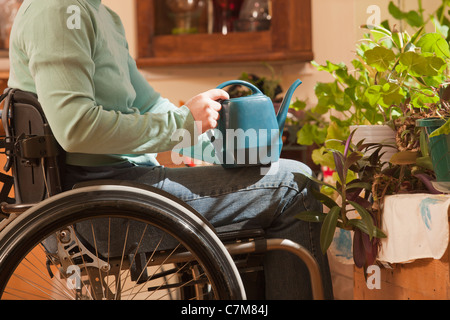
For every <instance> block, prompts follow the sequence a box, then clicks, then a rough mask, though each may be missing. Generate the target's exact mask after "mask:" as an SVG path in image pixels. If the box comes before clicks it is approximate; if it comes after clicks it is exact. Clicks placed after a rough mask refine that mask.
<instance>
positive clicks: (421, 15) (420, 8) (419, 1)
mask: <svg viewBox="0 0 450 320" xmlns="http://www.w3.org/2000/svg"><path fill="white" fill-rule="evenodd" d="M417 1H418V3H419V13H420V17H421V18H422V20H424V19H423V6H422V0H417Z"/></svg>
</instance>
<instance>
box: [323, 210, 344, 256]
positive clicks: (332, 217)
mask: <svg viewBox="0 0 450 320" xmlns="http://www.w3.org/2000/svg"><path fill="white" fill-rule="evenodd" d="M340 212H341V208H340V207H333V208H331V209H330V212H328V214H327V215H326V217H325V219H324V221H323V225H322V229H321V230H320V248H321V250H322V253H324V254H325V253H326V252H327V250H328V248H329V247H330V245H331V242H332V241H333V237H334V232H335V231H336V227H337V221H338V217H339V213H340Z"/></svg>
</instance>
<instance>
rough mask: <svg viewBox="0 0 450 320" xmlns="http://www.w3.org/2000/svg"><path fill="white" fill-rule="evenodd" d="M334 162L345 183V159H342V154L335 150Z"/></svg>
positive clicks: (340, 177)
mask: <svg viewBox="0 0 450 320" xmlns="http://www.w3.org/2000/svg"><path fill="white" fill-rule="evenodd" d="M333 157H334V164H335V165H336V172H337V174H338V175H339V179H341V182H342V183H345V182H346V181H345V180H346V177H345V172H344V160H343V159H342V154H341V153H339V152H336V151H333Z"/></svg>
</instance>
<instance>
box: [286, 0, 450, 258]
mask: <svg viewBox="0 0 450 320" xmlns="http://www.w3.org/2000/svg"><path fill="white" fill-rule="evenodd" d="M420 4H421V1H420V0H419V7H420ZM447 7H448V5H447V2H446V1H443V2H442V5H441V6H440V7H439V8H438V9H437V10H436V12H435V13H434V14H433V15H432V18H431V19H430V21H432V22H433V23H434V25H435V26H436V31H435V32H431V33H427V32H426V31H425V25H426V22H425V21H424V19H423V11H421V10H418V11H417V12H419V15H418V17H419V18H417V17H416V16H415V15H413V14H408V13H405V12H402V11H401V10H400V9H399V8H398V7H396V6H395V5H394V4H393V3H392V2H391V3H390V5H389V11H390V12H391V14H393V15H394V16H395V17H397V18H398V19H399V18H401V19H404V20H405V21H406V22H407V23H408V24H409V25H410V26H412V27H414V30H415V31H414V33H412V35H410V34H409V33H408V32H407V31H401V30H399V29H398V28H397V27H396V26H394V27H390V26H389V23H388V22H383V23H382V24H381V25H380V26H363V27H364V28H366V29H367V30H368V33H367V34H366V35H365V37H364V39H363V40H362V41H361V42H360V43H359V44H358V45H357V47H356V58H355V59H354V60H353V61H352V69H349V67H347V66H346V65H345V64H343V63H340V64H336V63H332V62H330V61H327V62H326V64H325V65H319V64H317V63H314V65H315V67H316V68H317V69H318V70H322V71H326V72H328V73H330V74H331V75H332V76H333V78H334V81H332V82H329V83H318V84H317V86H316V88H315V93H316V96H317V100H318V102H317V104H315V105H314V106H313V107H312V108H311V109H309V110H306V105H307V103H306V102H305V101H297V102H295V103H294V104H293V105H292V107H293V108H295V109H300V110H305V114H306V115H307V117H305V120H306V121H307V122H303V123H302V129H301V130H300V131H299V132H298V141H299V143H300V144H306V145H310V144H315V145H316V146H317V148H316V150H314V152H313V156H312V157H313V159H314V161H315V162H316V163H319V164H321V165H323V166H327V167H330V168H332V169H333V170H335V172H334V174H333V179H332V182H329V183H326V182H324V181H322V180H318V179H315V178H313V177H311V179H313V180H315V181H316V182H317V183H319V185H321V186H322V188H321V191H322V192H321V193H318V192H315V195H316V197H317V199H319V200H320V201H322V203H323V204H324V205H325V207H327V208H328V209H327V210H325V213H306V212H305V213H302V214H300V215H299V218H300V219H304V220H308V221H318V222H319V221H320V222H323V229H322V239H321V240H322V250H326V249H327V248H328V246H329V244H330V243H331V242H330V241H331V240H332V237H333V235H334V230H335V228H336V227H338V228H339V227H340V228H343V229H345V230H352V231H354V241H353V254H354V260H355V264H356V265H357V266H363V265H366V264H367V263H368V262H371V261H373V260H374V259H375V256H376V250H372V249H376V246H375V244H376V243H377V241H376V239H377V235H378V236H383V234H382V232H381V231H380V229H379V228H380V226H379V225H378V224H377V223H378V221H379V219H378V218H377V217H379V215H380V214H381V213H382V210H383V207H382V206H383V200H384V197H385V196H387V195H390V194H399V193H414V192H436V190H435V189H434V188H433V186H432V185H430V181H429V179H430V178H429V177H430V176H431V177H432V178H433V175H434V174H435V173H434V170H433V167H432V165H431V163H430V161H429V159H430V157H429V152H428V147H427V145H426V142H427V135H425V134H424V131H423V130H422V129H421V128H420V127H418V126H417V121H418V120H421V119H424V118H435V117H438V118H440V119H443V120H441V121H442V124H440V127H439V128H437V130H434V132H430V134H429V137H433V136H435V135H439V134H448V133H449V132H450V128H449V127H450V122H449V121H447V120H446V117H447V116H448V112H449V108H448V106H449V104H448V102H447V100H448V99H447V98H446V94H447V93H448V90H447V85H448V83H449V82H448V65H449V64H448V63H449V61H450V60H449V59H450V49H449V45H448V41H447V40H448V39H447V38H448V31H449V27H450V22H449V21H448V20H447V19H446V18H445V16H444V14H443V13H444V12H445V11H447ZM419 123H420V121H419ZM359 124H363V125H364V124H370V125H379V124H387V125H389V126H390V127H391V128H392V129H393V130H394V131H395V135H396V137H395V141H396V147H397V148H398V152H396V153H395V154H394V155H393V156H391V157H390V161H389V163H386V162H383V161H382V160H381V158H380V157H381V155H382V153H383V152H382V151H381V147H382V143H378V144H367V143H365V142H364V143H363V142H362V141H358V140H355V141H353V143H354V144H352V138H354V131H351V130H350V127H351V126H352V125H359ZM349 139H350V140H349ZM342 140H343V141H346V143H342V142H341V141H342ZM352 146H355V147H354V148H353V147H352ZM363 146H364V147H366V149H364V148H363ZM369 146H370V147H369ZM370 150H372V151H374V150H375V152H373V154H370V152H371V151H370ZM376 158H377V159H378V160H377V161H375V160H374V159H376ZM369 159H370V160H369ZM364 163H365V164H364ZM368 164H370V166H368ZM369 168H370V170H368V169H369ZM445 170H446V172H447V173H448V172H449V169H448V168H447V169H445ZM368 172H370V174H367V173H368ZM369 185H370V187H369ZM332 195H338V199H339V201H340V202H339V201H337V200H335V197H333V196H332ZM367 197H369V198H367ZM332 200H333V201H332ZM368 200H370V201H368ZM339 203H341V204H339ZM349 208H353V209H355V210H356V212H357V213H358V215H359V218H358V219H357V220H358V221H357V223H358V226H357V225H356V224H355V223H356V221H355V220H354V219H350V218H348V217H347V216H346V215H348V213H349V211H348V210H349ZM369 216H371V217H372V219H373V221H374V222H373V227H372V226H371V223H370V222H369ZM373 232H376V233H377V234H374V233H373ZM361 244H362V247H361ZM361 248H362V249H361ZM374 255H375V256H374Z"/></svg>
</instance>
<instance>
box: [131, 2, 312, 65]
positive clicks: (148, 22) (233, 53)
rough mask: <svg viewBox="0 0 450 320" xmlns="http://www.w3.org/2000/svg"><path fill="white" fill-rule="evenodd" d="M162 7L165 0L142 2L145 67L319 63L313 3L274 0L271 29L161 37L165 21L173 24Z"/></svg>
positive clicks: (141, 51) (140, 21) (139, 13)
mask: <svg viewBox="0 0 450 320" xmlns="http://www.w3.org/2000/svg"><path fill="white" fill-rule="evenodd" d="M161 3H163V1H160V0H137V1H136V6H137V10H136V12H137V18H138V19H137V36H138V51H137V63H138V65H139V66H140V67H145V66H161V65H180V64H197V63H202V64H204V63H220V62H246V61H287V60H294V61H310V60H312V59H313V52H312V36H311V0H272V1H271V16H272V19H271V26H270V29H269V30H265V31H254V32H229V33H227V34H222V33H218V32H216V33H214V32H207V31H206V32H198V33H195V34H181V35H175V34H161V33H160V32H158V27H159V26H160V20H161V19H162V20H165V21H167V20H168V19H169V18H168V17H167V12H164V11H162V9H160V7H159V6H161ZM164 13H165V14H166V16H165V15H164ZM207 19H208V17H207ZM209 19H211V17H209Z"/></svg>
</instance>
